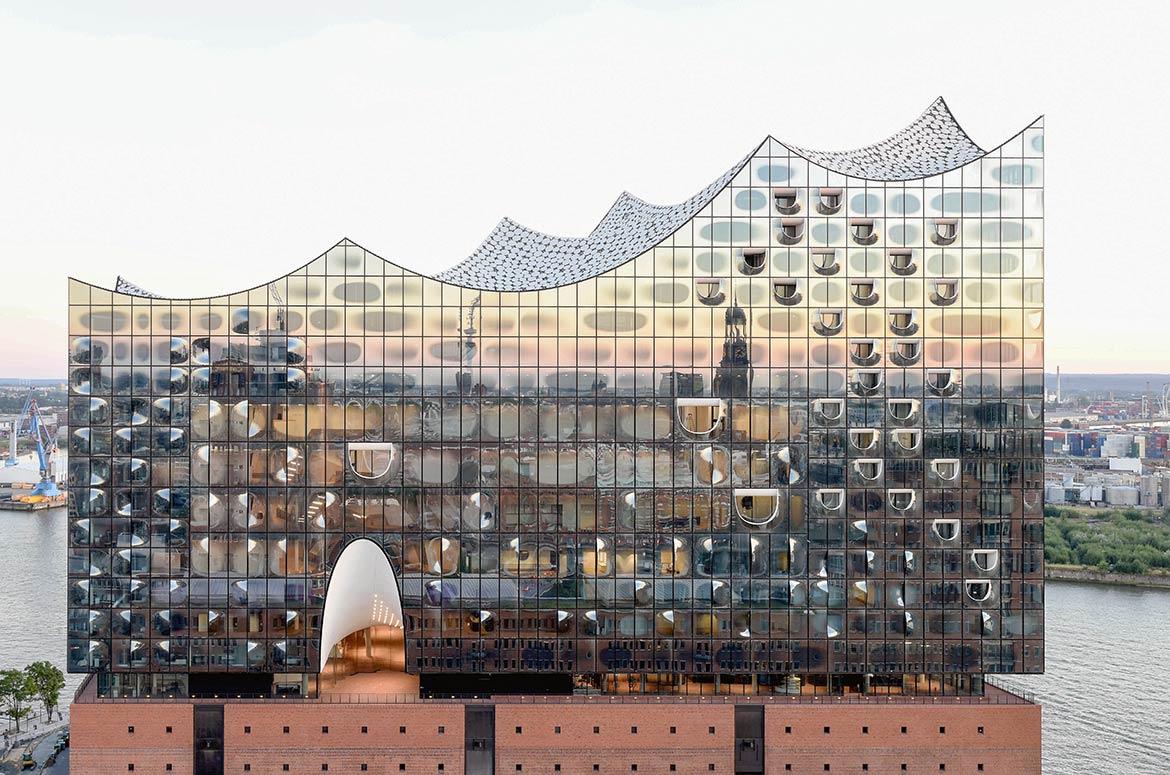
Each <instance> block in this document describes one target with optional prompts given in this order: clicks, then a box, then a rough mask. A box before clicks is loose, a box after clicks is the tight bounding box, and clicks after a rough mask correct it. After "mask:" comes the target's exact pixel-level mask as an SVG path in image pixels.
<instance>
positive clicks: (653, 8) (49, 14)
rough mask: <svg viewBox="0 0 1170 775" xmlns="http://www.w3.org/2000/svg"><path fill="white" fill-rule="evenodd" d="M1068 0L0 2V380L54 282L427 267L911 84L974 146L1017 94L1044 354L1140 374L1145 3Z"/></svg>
mask: <svg viewBox="0 0 1170 775" xmlns="http://www.w3.org/2000/svg"><path fill="white" fill-rule="evenodd" d="M1098 8H1099V7H1098V6H1097V5H1096V4H1092V5H1091V4H1088V3H1063V4H1060V5H1055V4H1053V5H1051V6H1043V5H1041V4H1020V3H1011V4H1009V3H1004V2H998V3H997V2H992V3H986V4H984V5H982V6H980V9H979V13H977V14H973V13H969V12H968V11H966V10H965V9H964V8H963V7H961V6H946V5H939V4H937V3H906V4H902V5H899V6H898V10H897V11H894V10H891V8H890V7H889V6H884V5H880V4H865V3H850V2H845V3H838V4H834V5H833V6H832V9H831V11H826V10H824V9H823V8H818V7H814V6H804V5H795V6H794V5H778V4H768V3H763V4H750V3H735V4H731V3H721V2H710V3H707V2H705V3H699V2H684V3H681V4H680V3H668V2H660V1H647V2H636V3H627V4H622V5H619V4H616V3H588V2H586V3H581V4H578V5H575V6H574V7H573V11H572V12H564V11H561V10H559V8H558V7H555V6H554V5H553V4H543V3H518V4H517V3H511V4H509V3H501V4H493V5H491V6H490V7H484V6H478V5H467V6H465V7H462V8H461V9H460V8H454V7H451V6H449V5H444V6H442V8H438V7H430V6H427V5H426V4H416V3H400V4H394V5H391V6H390V8H389V9H388V10H387V9H386V8H385V7H384V6H383V5H382V4H377V3H372V2H370V3H366V2H362V3H356V4H351V5H350V6H349V7H348V9H347V10H348V13H347V14H346V15H345V16H344V17H343V16H342V15H340V14H338V15H333V13H334V12H333V11H329V10H323V9H322V8H320V7H319V6H317V5H315V4H311V3H307V2H291V3H279V4H277V3H268V2H262V3H249V4H246V7H243V8H241V7H238V6H237V5H228V4H226V3H211V4H209V5H202V6H200V9H201V11H202V12H203V13H204V14H206V15H202V16H200V15H195V14H194V12H189V11H188V10H187V9H185V8H169V7H166V6H162V7H160V6H157V5H155V4H150V3H143V2H113V3H108V4H102V5H101V6H100V9H99V8H98V7H96V6H94V7H90V6H85V5H80V4H78V5H77V6H76V7H70V5H68V4H62V3H33V2H9V3H6V4H5V8H4V9H3V10H0V64H2V65H3V67H4V70H5V72H7V73H9V74H10V78H9V80H8V82H7V83H6V86H7V87H8V88H7V90H6V91H7V95H6V96H7V102H8V104H9V105H10V106H11V107H12V109H13V111H12V114H11V116H10V120H8V121H6V122H4V123H3V125H0V148H2V149H3V150H2V152H3V154H4V166H5V183H6V185H4V186H3V187H2V188H0V256H2V259H0V265H2V266H3V268H4V271H5V276H4V282H3V287H4V288H5V289H6V290H5V295H4V301H3V303H2V304H0V330H2V331H4V332H5V334H6V335H5V336H4V337H3V338H2V339H0V374H5V375H9V376H13V377H59V376H63V374H64V372H65V363H64V357H65V343H66V330H65V315H64V308H65V287H66V284H65V278H66V276H68V275H74V276H77V277H79V278H81V279H84V280H87V281H90V282H94V283H96V284H99V285H104V286H107V287H112V285H113V282H114V277H115V275H117V274H122V275H125V276H126V277H128V278H130V279H131V280H133V281H134V282H136V283H138V284H140V285H142V286H143V287H146V288H148V289H151V290H154V291H156V292H159V293H162V294H167V295H176V296H191V295H210V294H216V293H224V292H230V291H234V290H239V289H241V288H246V287H250V286H254V285H257V284H260V283H263V282H265V281H267V280H269V279H271V278H274V277H277V276H279V275H282V274H284V273H286V272H287V271H289V270H290V269H292V268H294V267H296V266H299V265H300V264H302V263H304V262H305V261H307V260H309V259H311V258H312V257H314V256H316V255H318V254H319V253H321V252H322V251H324V250H325V249H326V248H328V247H329V246H330V245H332V244H334V243H335V242H337V240H338V239H340V238H341V237H349V238H350V239H353V240H354V241H356V242H358V243H359V244H361V245H363V246H364V247H366V248H368V249H369V250H371V251H373V252H375V253H377V254H379V255H381V256H384V257H385V258H387V259H389V260H391V261H394V262H396V263H399V264H401V265H403V266H406V267H408V268H411V269H414V270H417V271H420V272H423V273H426V274H434V273H435V272H438V271H440V270H442V269H444V268H446V267H448V266H451V265H453V264H455V263H456V262H458V261H459V260H460V259H461V258H463V257H464V256H466V255H467V254H469V253H471V252H472V251H473V250H474V249H475V247H476V246H477V245H478V244H479V242H480V241H481V240H482V239H483V238H484V237H485V236H486V235H487V234H488V232H489V231H490V229H491V228H492V226H493V225H494V224H495V223H496V222H497V221H498V220H499V219H500V218H501V217H503V216H509V217H511V218H513V219H515V220H517V221H519V222H521V223H523V224H525V225H527V226H530V227H532V228H534V229H538V230H541V231H545V232H549V233H554V234H566V235H579V234H584V233H587V232H588V231H589V230H590V229H591V228H592V226H593V225H594V224H595V223H596V221H597V220H598V219H600V217H601V216H602V215H603V214H604V213H605V211H606V209H607V208H608V206H609V204H610V203H611V202H612V201H613V199H614V198H615V197H616V196H617V195H618V194H619V193H620V192H621V191H622V190H623V189H626V190H629V191H631V192H632V193H635V194H637V195H639V196H641V197H642V198H644V199H647V200H649V201H651V202H658V203H673V202H677V201H679V200H681V199H683V198H685V197H687V196H689V195H691V194H692V193H694V192H695V191H697V190H698V189H699V188H701V187H702V186H703V185H705V184H706V183H708V182H709V181H710V180H711V179H712V178H714V177H715V176H716V175H717V174H718V173H720V172H721V171H723V170H724V169H726V168H727V167H728V166H729V165H730V164H731V163H732V162H734V161H735V160H736V159H738V158H740V157H741V156H743V155H744V154H745V153H747V152H748V151H749V150H751V149H752V148H754V147H755V145H756V144H757V143H758V142H759V141H760V140H761V139H762V138H763V137H764V136H766V135H768V134H772V135H775V136H776V137H778V138H781V139H784V140H788V141H791V142H792V143H794V144H796V145H804V146H809V147H817V148H825V149H831V150H834V149H848V148H852V147H857V146H860V145H864V144H867V143H870V142H873V141H875V140H878V139H881V138H883V137H885V136H886V135H889V134H890V133H892V132H894V131H896V130H898V129H900V128H901V127H902V126H904V125H905V124H907V123H909V122H910V121H911V120H913V119H914V118H915V117H916V116H917V115H918V114H919V113H920V112H921V111H922V110H923V109H924V108H925V107H926V106H927V105H928V104H929V103H930V101H931V100H933V99H934V98H935V97H936V96H938V95H940V94H941V95H942V96H944V97H945V98H946V99H947V101H948V104H949V105H950V107H951V109H952V111H953V112H954V113H955V115H956V117H957V118H958V120H959V121H960V122H961V123H962V124H963V126H964V128H965V129H966V130H967V131H968V133H969V134H970V135H971V136H972V137H973V139H974V140H975V142H977V143H979V144H980V145H982V146H983V147H985V148H991V147H994V146H996V145H998V144H999V143H1001V142H1003V141H1004V140H1006V139H1008V138H1009V137H1011V136H1012V135H1014V134H1015V133H1016V132H1017V131H1019V130H1020V129H1021V128H1022V127H1023V126H1025V125H1026V124H1028V123H1029V122H1031V121H1032V120H1033V119H1034V118H1035V117H1036V115H1038V114H1040V113H1043V114H1045V115H1046V142H1047V149H1046V157H1047V158H1046V189H1047V197H1048V201H1047V202H1046V209H1047V219H1046V230H1047V233H1046V240H1045V241H1046V244H1047V246H1048V247H1047V254H1046V275H1047V278H1048V279H1047V287H1046V314H1047V320H1046V329H1047V346H1048V357H1047V369H1048V371H1055V369H1056V367H1057V366H1058V365H1059V366H1060V367H1061V368H1062V371H1064V372H1065V373H1074V372H1081V373H1103V372H1121V373H1135V372H1159V371H1161V370H1164V369H1166V368H1167V367H1170V345H1168V344H1167V341H1166V328H1167V327H1166V325H1165V324H1164V322H1163V321H1164V315H1165V306H1166V304H1165V294H1166V289H1165V285H1164V283H1162V282H1159V281H1160V280H1161V279H1162V278H1163V277H1165V276H1166V275H1167V272H1166V269H1165V267H1164V266H1163V264H1162V263H1161V259H1159V257H1158V255H1157V254H1156V253H1155V252H1154V248H1153V247H1152V246H1153V245H1154V244H1155V239H1154V238H1153V237H1154V235H1156V234H1157V233H1158V232H1157V230H1158V228H1159V220H1158V218H1157V217H1156V214H1158V213H1170V188H1168V187H1166V186H1162V185H1159V184H1157V181H1158V180H1164V179H1167V178H1170V157H1168V156H1167V154H1165V153H1163V152H1161V150H1160V147H1159V146H1155V145H1154V144H1155V143H1156V142H1159V139H1160V136H1161V134H1162V133H1163V132H1164V128H1165V127H1166V126H1167V125H1170V106H1168V105H1167V103H1166V101H1165V100H1162V99H1160V98H1159V97H1158V95H1160V94H1161V84H1160V79H1161V77H1162V73H1163V72H1164V64H1165V62H1164V53H1163V41H1162V32H1163V31H1164V29H1165V25H1164V24H1163V23H1161V20H1160V19H1148V18H1143V17H1142V15H1140V14H1137V13H1133V12H1131V13H1129V14H1123V13H1117V14H1101V13H1098ZM212 12H214V13H212ZM712 40H718V41H723V43H721V44H719V45H717V46H712V44H711V41H712ZM1021 40H1022V41H1023V44H1022V45H1021ZM906 51H912V52H913V55H912V56H910V57H906V56H904V55H903V54H902V53H901V52H906ZM455 213H458V215H457V216H454V214H455ZM225 277H226V278H228V282H227V287H225V281H224V278H225Z"/></svg>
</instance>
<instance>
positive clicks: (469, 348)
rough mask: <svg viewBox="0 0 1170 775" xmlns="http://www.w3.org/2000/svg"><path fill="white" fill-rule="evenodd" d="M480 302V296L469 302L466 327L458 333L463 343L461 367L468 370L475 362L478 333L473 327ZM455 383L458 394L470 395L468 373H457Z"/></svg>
mask: <svg viewBox="0 0 1170 775" xmlns="http://www.w3.org/2000/svg"><path fill="white" fill-rule="evenodd" d="M482 300H483V296H482V295H481V296H476V297H475V300H474V301H472V302H471V307H470V308H468V310H467V327H466V328H464V329H463V330H462V331H460V334H461V335H462V342H463V347H462V350H463V365H464V366H466V367H468V368H470V366H471V364H472V361H474V360H475V353H476V350H478V349H479V345H477V344H476V342H475V335H476V334H477V333H479V331H478V330H477V329H476V327H475V312H476V310H477V309H479V304H480V302H481V301H482ZM456 382H457V384H458V386H459V392H460V393H470V392H471V390H472V386H473V384H474V383H473V382H472V376H471V372H470V371H461V372H459V376H458V377H456Z"/></svg>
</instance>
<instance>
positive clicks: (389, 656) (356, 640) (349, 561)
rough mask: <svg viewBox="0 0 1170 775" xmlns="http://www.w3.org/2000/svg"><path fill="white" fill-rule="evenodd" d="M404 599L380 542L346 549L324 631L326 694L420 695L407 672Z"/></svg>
mask: <svg viewBox="0 0 1170 775" xmlns="http://www.w3.org/2000/svg"><path fill="white" fill-rule="evenodd" d="M405 645H406V644H405V640H404V631H403V629H402V599H401V597H400V596H399V592H398V582H397V580H396V579H395V577H394V569H393V568H392V567H391V566H390V561H389V559H387V557H386V553H385V552H384V551H383V550H382V547H380V546H379V545H378V544H376V543H375V542H373V541H371V540H369V539H366V538H360V539H358V540H356V541H354V542H353V543H351V544H349V546H347V547H345V549H344V550H343V551H342V553H341V556H340V557H338V558H337V563H336V564H335V565H334V566H333V572H332V574H331V575H330V577H329V588H328V591H327V592H326V594H325V614H324V620H323V622H322V628H321V662H320V671H321V676H320V682H319V690H320V691H321V693H323V694H329V693H353V694H398V693H412V694H413V693H417V692H418V678H417V676H412V675H408V674H407V673H406V651H405Z"/></svg>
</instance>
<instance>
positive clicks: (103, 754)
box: [69, 702, 195, 775]
mask: <svg viewBox="0 0 1170 775" xmlns="http://www.w3.org/2000/svg"><path fill="white" fill-rule="evenodd" d="M168 728H169V731H168ZM131 730H133V731H131ZM194 744H195V730H194V706H192V705H191V704H189V703H161V702H151V703H108V704H101V705H89V704H85V703H75V704H73V705H71V706H70V708H69V747H70V751H69V769H70V772H73V773H76V774H77V775H88V774H89V773H94V775H104V774H105V773H114V772H116V773H119V775H122V773H126V772H129V771H130V770H129V765H131V764H133V765H134V770H133V772H134V773H135V775H138V773H151V774H152V775H153V773H168V772H170V773H175V774H176V775H191V771H192V769H193V765H194V758H193V753H192V747H193V746H194ZM167 765H170V767H171V768H170V769H169V770H168V769H167Z"/></svg>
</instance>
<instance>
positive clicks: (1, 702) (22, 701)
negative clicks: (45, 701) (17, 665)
mask: <svg viewBox="0 0 1170 775" xmlns="http://www.w3.org/2000/svg"><path fill="white" fill-rule="evenodd" d="M33 697H34V694H33V688H32V682H31V681H30V680H29V677H28V675H27V674H26V673H25V672H24V671H23V670H0V714H3V715H4V716H6V717H8V718H10V719H12V720H13V721H15V722H16V731H17V732H18V733H19V732H20V720H21V719H22V718H27V717H28V716H30V715H32V707H31V706H30V705H29V702H31V701H32V699H33Z"/></svg>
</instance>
